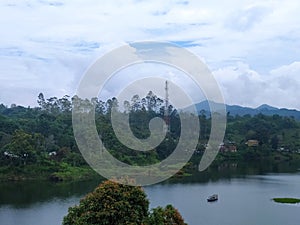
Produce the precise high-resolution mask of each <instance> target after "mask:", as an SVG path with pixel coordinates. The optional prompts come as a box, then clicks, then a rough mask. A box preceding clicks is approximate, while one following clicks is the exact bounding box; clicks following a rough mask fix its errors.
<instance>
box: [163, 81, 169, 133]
mask: <svg viewBox="0 0 300 225" xmlns="http://www.w3.org/2000/svg"><path fill="white" fill-rule="evenodd" d="M164 120H165V126H164V129H165V131H166V132H167V133H169V132H170V115H169V87H168V81H167V80H166V83H165V111H164Z"/></svg>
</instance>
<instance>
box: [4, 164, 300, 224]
mask: <svg viewBox="0 0 300 225" xmlns="http://www.w3.org/2000/svg"><path fill="white" fill-rule="evenodd" d="M235 167H236V165H229V166H228V165H227V166H225V167H224V168H222V167H221V168H220V167H218V169H217V170H215V171H214V172H213V173H209V171H208V172H203V173H197V174H196V175H194V176H193V177H187V178H182V179H177V180H169V181H167V182H164V183H162V184H156V185H153V186H147V187H145V191H146V193H147V195H148V198H149V200H150V203H151V204H150V207H151V208H153V207H156V206H158V205H160V206H165V205H167V204H172V205H174V206H175V207H176V208H178V209H179V211H180V213H181V214H182V215H183V217H184V219H185V221H186V222H187V223H188V224H189V225H201V224H203V225H221V224H222V225H266V224H267V225H282V224H284V225H295V224H298V223H299V219H300V205H299V204H297V205H286V204H279V203H274V202H273V201H272V200H271V199H272V198H274V197H296V198H300V173H299V172H295V171H294V172H286V171H285V172H286V173H271V172H270V173H265V172H263V173H261V171H260V169H259V168H256V169H255V170H253V169H251V170H250V171H252V172H249V171H247V174H245V173H244V172H245V171H242V172H241V171H240V169H235ZM293 169H294V168H293ZM237 171H238V172H237ZM99 182H100V181H99V180H95V181H88V182H73V183H56V184H55V183H49V182H29V181H26V182H17V183H0V224H1V225H20V224H22V225H56V224H57V225H59V224H61V221H62V218H63V216H64V215H65V214H66V213H67V210H68V207H70V206H73V205H74V204H78V202H79V199H80V198H82V197H83V196H84V195H85V194H86V193H88V192H90V191H92V190H93V189H94V188H95V187H96V186H97V184H98V183H99ZM214 193H216V194H218V195H219V200H218V201H217V202H213V203H208V202H207V201H206V199H207V197H208V196H209V195H212V194H214Z"/></svg>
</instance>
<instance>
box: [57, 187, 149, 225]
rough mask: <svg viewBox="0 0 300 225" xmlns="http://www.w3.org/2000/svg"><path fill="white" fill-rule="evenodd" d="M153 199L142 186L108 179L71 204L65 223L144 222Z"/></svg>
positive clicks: (113, 223) (66, 224) (114, 223)
mask: <svg viewBox="0 0 300 225" xmlns="http://www.w3.org/2000/svg"><path fill="white" fill-rule="evenodd" d="M148 207H149V202H148V200H147V199H146V194H145V193H144V192H143V190H142V189H141V187H136V186H128V185H122V184H118V183H116V182H112V181H105V182H103V183H102V184H100V185H99V186H98V187H97V188H96V189H95V190H94V191H93V192H92V193H90V194H88V195H87V196H86V197H85V198H83V199H82V200H81V201H80V204H79V205H78V206H74V207H71V208H69V212H68V215H67V216H66V217H65V218H64V220H63V225H93V224H94V225H96V224H97V225H102V224H103V225H106V224H107V225H119V224H124V225H125V224H142V222H143V220H144V218H145V217H147V214H148Z"/></svg>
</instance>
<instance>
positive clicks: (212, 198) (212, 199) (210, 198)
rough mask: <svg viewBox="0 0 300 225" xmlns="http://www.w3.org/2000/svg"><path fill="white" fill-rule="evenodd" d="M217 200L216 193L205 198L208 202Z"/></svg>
mask: <svg viewBox="0 0 300 225" xmlns="http://www.w3.org/2000/svg"><path fill="white" fill-rule="evenodd" d="M217 200H218V195H217V194H214V195H212V196H209V197H208V199H207V201H208V202H214V201H217Z"/></svg>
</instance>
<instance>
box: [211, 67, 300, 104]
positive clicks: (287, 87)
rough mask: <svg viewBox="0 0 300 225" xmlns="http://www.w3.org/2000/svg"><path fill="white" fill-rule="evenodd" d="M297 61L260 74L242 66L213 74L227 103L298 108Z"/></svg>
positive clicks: (220, 70) (298, 80) (298, 78)
mask: <svg viewBox="0 0 300 225" xmlns="http://www.w3.org/2000/svg"><path fill="white" fill-rule="evenodd" d="M299 74H300V62H294V63H292V64H290V65H285V66H281V67H279V68H277V69H274V70H272V71H270V72H269V73H268V74H259V73H257V72H255V71H253V70H252V69H250V68H249V66H248V65H246V64H244V63H238V64H237V65H236V66H231V67H226V68H222V69H219V70H216V71H214V75H215V77H216V79H217V80H218V81H219V84H220V86H221V89H222V91H223V94H224V97H225V102H226V103H227V104H240V105H245V106H250V107H257V106H259V105H261V104H262V103H266V104H270V105H273V106H277V107H279V108H296V109H300V103H299V101H297V99H299V97H300V94H299V87H300V77H299Z"/></svg>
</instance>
